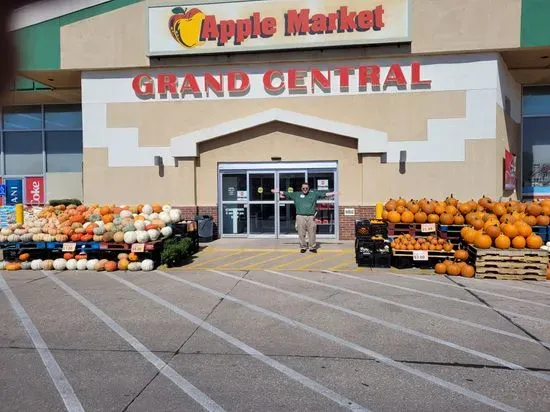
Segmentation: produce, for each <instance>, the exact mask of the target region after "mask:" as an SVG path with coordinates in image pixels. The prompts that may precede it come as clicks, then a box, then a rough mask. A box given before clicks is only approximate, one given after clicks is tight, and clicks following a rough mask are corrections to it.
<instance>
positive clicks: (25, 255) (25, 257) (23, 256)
mask: <svg viewBox="0 0 550 412" xmlns="http://www.w3.org/2000/svg"><path fill="white" fill-rule="evenodd" d="M30 257H31V255H29V254H28V253H21V254H20V255H19V260H20V261H21V262H25V261H27V260H29V258H30Z"/></svg>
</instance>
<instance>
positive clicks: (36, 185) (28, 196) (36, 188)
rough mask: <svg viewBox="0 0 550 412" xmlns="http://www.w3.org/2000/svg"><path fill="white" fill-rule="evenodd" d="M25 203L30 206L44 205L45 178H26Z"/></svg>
mask: <svg viewBox="0 0 550 412" xmlns="http://www.w3.org/2000/svg"><path fill="white" fill-rule="evenodd" d="M25 203H26V204H28V205H42V204H44V178H43V177H26V178H25Z"/></svg>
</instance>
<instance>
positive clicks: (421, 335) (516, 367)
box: [210, 270, 550, 381]
mask: <svg viewBox="0 0 550 412" xmlns="http://www.w3.org/2000/svg"><path fill="white" fill-rule="evenodd" d="M210 272H214V273H217V274H219V275H222V276H227V277H231V278H234V279H241V282H247V283H250V284H253V285H256V286H259V287H262V288H265V289H269V290H274V291H276V292H279V293H284V294H285V295H288V296H292V297H295V298H297V299H300V300H305V301H307V302H312V303H316V304H318V305H321V306H325V307H327V308H331V309H334V310H337V311H340V312H344V313H347V314H348V315H352V316H356V317H358V318H361V319H364V320H366V321H369V322H372V323H376V324H378V325H382V326H384V327H386V328H388V329H393V330H395V331H397V332H401V333H406V334H408V335H412V336H416V337H418V338H420V339H424V340H428V341H431V342H435V343H438V344H440V345H443V346H447V347H449V348H452V349H456V350H459V351H461V352H464V353H468V354H470V355H473V356H476V357H478V358H481V359H485V360H487V361H490V362H494V363H496V364H499V365H501V366H504V367H506V368H508V369H512V370H526V369H525V368H524V367H523V366H521V365H517V364H515V363H512V362H508V361H506V360H504V359H500V358H497V357H496V356H493V355H490V354H488V353H484V352H479V351H477V350H475V349H470V348H467V347H465V346H461V345H457V344H456V343H453V342H450V341H447V340H444V339H440V338H437V337H435V336H431V335H427V334H425V333H422V332H419V331H417V330H414V329H410V328H406V327H404V326H401V325H397V324H395V323H391V322H386V321H385V320H382V319H379V318H375V317H373V316H369V315H366V314H364V313H361V312H357V311H354V310H351V309H347V308H344V307H342V306H338V305H333V304H332V303H328V302H324V301H322V300H319V299H315V298H312V297H309V296H306V295H302V294H300V293H295V292H291V291H288V290H285V289H280V288H277V287H275V286H271V285H266V284H265V283H261V282H257V281H254V280H250V279H246V278H240V277H239V276H235V275H231V274H229V273H225V272H220V271H218V270H210ZM269 272H271V273H274V274H277V273H278V272H274V271H269ZM528 373H529V374H531V375H533V376H536V377H537V378H541V379H544V380H547V381H550V375H546V374H543V373H538V372H531V371H529V372H528Z"/></svg>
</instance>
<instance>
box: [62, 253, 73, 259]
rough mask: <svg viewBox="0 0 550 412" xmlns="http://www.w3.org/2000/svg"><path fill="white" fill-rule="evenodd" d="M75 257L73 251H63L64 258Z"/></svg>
mask: <svg viewBox="0 0 550 412" xmlns="http://www.w3.org/2000/svg"><path fill="white" fill-rule="evenodd" d="M73 257H74V254H72V253H69V252H66V253H63V259H65V260H70V259H72V258H73Z"/></svg>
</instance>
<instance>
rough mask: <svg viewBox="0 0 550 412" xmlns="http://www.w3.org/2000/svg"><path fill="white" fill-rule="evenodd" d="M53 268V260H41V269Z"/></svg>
mask: <svg viewBox="0 0 550 412" xmlns="http://www.w3.org/2000/svg"><path fill="white" fill-rule="evenodd" d="M52 269H53V260H52V259H46V260H44V262H42V270H52Z"/></svg>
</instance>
